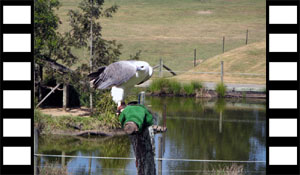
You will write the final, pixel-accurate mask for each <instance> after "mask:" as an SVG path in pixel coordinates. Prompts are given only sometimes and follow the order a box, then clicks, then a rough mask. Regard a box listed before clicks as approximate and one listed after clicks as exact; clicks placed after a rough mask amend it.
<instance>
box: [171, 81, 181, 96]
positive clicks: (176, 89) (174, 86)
mask: <svg viewBox="0 0 300 175" xmlns="http://www.w3.org/2000/svg"><path fill="white" fill-rule="evenodd" d="M169 84H170V87H169V92H170V93H173V94H176V95H177V94H180V90H181V84H180V83H179V82H178V81H176V80H171V81H170V82H169Z"/></svg>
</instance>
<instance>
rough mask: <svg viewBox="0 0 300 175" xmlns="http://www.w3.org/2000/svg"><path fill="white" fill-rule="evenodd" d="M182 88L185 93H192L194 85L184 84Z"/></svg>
mask: <svg viewBox="0 0 300 175" xmlns="http://www.w3.org/2000/svg"><path fill="white" fill-rule="evenodd" d="M183 90H184V92H185V93H186V94H187V95H192V94H193V93H194V91H195V89H194V86H193V85H192V84H184V85H183Z"/></svg>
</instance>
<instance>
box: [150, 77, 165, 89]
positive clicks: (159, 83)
mask: <svg viewBox="0 0 300 175" xmlns="http://www.w3.org/2000/svg"><path fill="white" fill-rule="evenodd" d="M169 85H170V80H168V79H164V78H159V79H154V80H153V81H152V83H151V84H150V86H149V90H150V91H151V92H161V90H162V89H163V88H168V87H169Z"/></svg>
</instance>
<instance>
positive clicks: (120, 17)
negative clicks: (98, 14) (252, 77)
mask: <svg viewBox="0 0 300 175" xmlns="http://www.w3.org/2000/svg"><path fill="white" fill-rule="evenodd" d="M79 2H80V0H72V1H71V0H61V3H62V7H61V8H60V9H59V10H58V11H57V13H58V15H59V16H60V18H61V21H62V22H63V24H62V26H60V28H59V30H60V31H61V32H63V31H67V30H68V29H69V26H68V20H67V19H68V17H67V12H68V10H69V9H75V8H77V6H78V4H79ZM112 4H117V5H118V6H119V10H118V12H117V13H116V14H114V16H113V18H109V19H104V18H102V19H101V24H102V27H103V38H105V39H109V40H117V41H118V42H119V43H121V44H123V48H122V50H121V51H122V55H121V59H128V58H129V55H134V54H135V53H136V52H138V51H139V50H141V51H142V53H141V59H142V60H145V61H148V62H149V63H150V64H151V65H152V66H154V65H156V64H158V62H159V59H160V58H163V60H164V63H165V64H166V65H167V66H169V67H170V68H172V69H173V70H180V71H182V70H184V71H185V70H189V69H191V68H192V67H193V57H194V49H195V48H196V49H197V58H198V59H201V60H205V59H207V58H210V57H213V56H215V55H219V54H221V53H222V38H223V36H225V37H226V38H225V51H229V50H231V49H234V48H237V47H241V46H243V45H245V38H246V30H247V29H249V43H254V42H258V41H261V40H264V39H265V35H266V31H265V21H266V19H265V18H266V17H265V11H266V9H265V6H266V5H265V1H264V0H184V1H183V0H126V1H125V0H107V1H106V2H105V6H106V7H108V6H109V5H112ZM75 52H76V54H77V55H78V56H79V57H80V59H81V60H82V61H86V62H87V60H88V59H89V53H88V52H87V51H86V52H83V51H82V50H76V51H75Z"/></svg>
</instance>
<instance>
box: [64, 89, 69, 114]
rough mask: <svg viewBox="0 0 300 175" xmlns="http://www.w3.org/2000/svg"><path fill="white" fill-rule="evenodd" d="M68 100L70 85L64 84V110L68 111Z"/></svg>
mask: <svg viewBox="0 0 300 175" xmlns="http://www.w3.org/2000/svg"><path fill="white" fill-rule="evenodd" d="M68 99H69V88H68V84H64V86H63V109H64V111H66V110H67V107H68Z"/></svg>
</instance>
